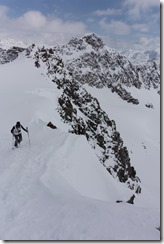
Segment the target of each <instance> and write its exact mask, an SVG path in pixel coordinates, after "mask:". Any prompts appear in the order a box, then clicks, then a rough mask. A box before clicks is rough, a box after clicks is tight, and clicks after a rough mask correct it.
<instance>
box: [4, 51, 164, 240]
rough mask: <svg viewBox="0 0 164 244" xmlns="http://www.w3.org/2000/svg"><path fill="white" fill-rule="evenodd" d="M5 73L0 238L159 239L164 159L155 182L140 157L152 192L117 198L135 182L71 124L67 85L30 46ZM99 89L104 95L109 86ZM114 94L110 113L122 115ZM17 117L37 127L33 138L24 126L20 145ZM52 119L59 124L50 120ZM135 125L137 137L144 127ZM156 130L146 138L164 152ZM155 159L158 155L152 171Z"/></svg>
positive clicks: (136, 149) (31, 128) (146, 190)
mask: <svg viewBox="0 0 164 244" xmlns="http://www.w3.org/2000/svg"><path fill="white" fill-rule="evenodd" d="M0 74H1V89H0V113H1V127H0V135H1V136H0V219H1V223H0V239H2V240H159V239H160V232H159V231H158V230H157V229H156V228H158V227H159V226H160V209H159V190H158V187H159V181H158V179H157V177H158V176H159V174H158V173H159V172H158V167H159V166H158V165H156V167H157V169H155V170H154V172H157V175H155V176H154V177H155V178H154V181H153V182H152V181H151V180H152V179H150V178H149V176H148V175H147V174H146V173H145V171H144V170H143V167H142V163H143V162H142V161H141V162H139V163H138V161H139V160H138V161H135V160H134V161H135V164H136V165H135V166H136V167H138V168H137V170H138V171H139V172H140V173H141V176H142V178H143V179H144V177H146V178H145V180H144V181H143V185H145V187H144V193H143V194H141V195H140V197H139V198H138V200H137V201H136V204H135V205H131V204H127V203H126V202H122V203H119V204H117V203H116V200H123V201H127V200H128V199H129V198H130V196H131V195H132V193H131V190H129V189H128V188H126V187H124V185H123V184H121V183H120V182H117V181H116V180H114V179H113V177H112V176H110V174H109V173H108V172H107V171H106V169H105V168H104V167H103V166H102V165H101V164H100V163H99V161H98V158H97V157H96V155H95V154H94V152H93V150H91V148H90V146H89V144H88V143H87V141H86V140H85V139H84V137H83V136H78V135H73V134H70V133H68V132H67V125H65V124H64V123H62V122H61V120H60V117H59V115H58V113H57V111H56V106H57V98H58V96H59V92H60V91H58V90H56V89H55V87H54V85H53V83H52V82H51V81H50V80H48V78H45V77H44V76H43V75H41V73H40V70H38V69H36V68H35V67H34V64H33V61H32V59H28V58H26V57H25V56H24V53H22V54H21V55H20V57H19V58H18V59H16V60H15V61H14V62H12V63H8V64H5V65H1V66H0ZM99 94H100V96H101V97H100V100H101V98H102V96H104V94H101V92H100V93H99ZM109 95H110V97H111V100H112V101H113V109H111V110H110V111H109V113H111V114H112V116H113V117H114V116H115V117H116V116H118V115H117V114H119V113H115V108H116V107H117V109H118V111H122V108H120V106H122V105H121V104H122V101H121V104H119V103H118V100H113V98H112V94H109ZM97 96H98V94H97ZM101 103H102V100H101ZM102 106H105V104H103V103H102ZM123 106H124V105H123ZM126 106H127V105H126ZM131 106H132V105H131ZM106 109H108V108H107V107H106ZM125 109H128V107H125ZM144 112H145V110H144ZM17 120H20V121H21V123H22V124H23V125H24V126H28V127H29V131H30V139H31V146H30V145H29V141H28V137H27V135H26V134H25V133H24V132H23V138H24V140H23V142H22V144H21V146H20V148H18V149H17V150H11V146H12V137H11V134H10V130H11V127H12V126H13V125H14V124H15V122H16V121H17ZM49 121H51V122H53V123H54V124H55V125H56V126H57V128H58V129H56V130H52V129H50V128H48V127H47V126H46V125H47V123H48V122H49ZM118 121H119V119H118ZM122 123H123V122H122ZM122 123H121V122H120V124H119V123H118V126H119V127H120V128H119V129H120V131H121V132H122V133H125V134H124V136H125V140H126V143H127V144H128V146H130V149H131V150H132V151H133V152H134V153H136V152H140V151H141V150H143V148H139V147H140V145H139V142H140V138H139V139H138V141H137V142H134V144H133V145H132V144H130V143H129V140H130V139H129V137H130V136H131V135H129V134H127V133H126V129H127V128H128V127H123V125H122ZM127 126H129V125H127ZM140 126H141V127H142V125H140ZM143 130H144V129H143ZM133 133H134V138H136V135H138V134H137V133H138V131H137V130H136V133H135V131H134V132H133ZM132 136H133V135H132ZM150 138H151V139H152V137H147V138H145V141H144V142H143V143H145V145H146V146H148V147H150V149H149V152H150V151H151V149H152V150H157V153H158V148H157V147H156V145H157V144H156V142H157V143H158V142H159V141H158V138H157V139H155V141H154V143H155V148H154V149H153V147H152V145H153V141H152V142H151V141H150V140H149V139H150ZM157 153H156V154H157ZM152 155H153V151H152V154H150V155H149V157H151V156H152ZM157 161H158V159H157ZM146 163H147V162H146ZM153 165H154V162H153V161H151V167H150V169H149V171H150V173H152V172H153ZM150 177H151V176H150ZM151 184H152V185H153V187H154V188H153V189H152V187H151ZM150 187H151V188H150Z"/></svg>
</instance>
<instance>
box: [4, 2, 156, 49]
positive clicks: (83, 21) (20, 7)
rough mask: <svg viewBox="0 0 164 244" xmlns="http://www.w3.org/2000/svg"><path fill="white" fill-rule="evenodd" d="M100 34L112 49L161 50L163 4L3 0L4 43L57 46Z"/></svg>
mask: <svg viewBox="0 0 164 244" xmlns="http://www.w3.org/2000/svg"><path fill="white" fill-rule="evenodd" d="M93 32H94V33H96V34H97V35H99V36H100V37H102V39H103V40H104V42H105V43H106V44H107V45H108V46H110V47H111V48H115V49H118V50H128V49H132V50H142V49H143V50H145V49H157V48H159V47H160V1H159V0H115V1H113V0H28V1H20V0H0V39H2V38H14V39H16V40H22V41H24V42H26V43H31V42H35V43H43V44H45V45H56V44H63V43H66V42H68V41H69V40H70V39H71V38H72V37H82V36H83V35H84V34H85V33H93Z"/></svg>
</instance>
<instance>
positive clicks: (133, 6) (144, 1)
mask: <svg viewBox="0 0 164 244" xmlns="http://www.w3.org/2000/svg"><path fill="white" fill-rule="evenodd" d="M124 6H125V7H127V8H128V14H129V15H130V16H132V17H133V18H139V17H140V15H141V12H144V11H147V10H149V9H150V8H153V7H159V8H160V1H159V0H124Z"/></svg>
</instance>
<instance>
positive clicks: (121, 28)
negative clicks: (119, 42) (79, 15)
mask: <svg viewBox="0 0 164 244" xmlns="http://www.w3.org/2000/svg"><path fill="white" fill-rule="evenodd" d="M99 25H100V26H101V28H102V29H104V30H105V31H106V32H109V34H112V33H113V34H117V35H127V34H129V33H130V26H129V25H128V24H126V23H124V22H122V21H115V20H112V21H111V22H107V21H106V19H105V18H103V19H101V20H100V22H99Z"/></svg>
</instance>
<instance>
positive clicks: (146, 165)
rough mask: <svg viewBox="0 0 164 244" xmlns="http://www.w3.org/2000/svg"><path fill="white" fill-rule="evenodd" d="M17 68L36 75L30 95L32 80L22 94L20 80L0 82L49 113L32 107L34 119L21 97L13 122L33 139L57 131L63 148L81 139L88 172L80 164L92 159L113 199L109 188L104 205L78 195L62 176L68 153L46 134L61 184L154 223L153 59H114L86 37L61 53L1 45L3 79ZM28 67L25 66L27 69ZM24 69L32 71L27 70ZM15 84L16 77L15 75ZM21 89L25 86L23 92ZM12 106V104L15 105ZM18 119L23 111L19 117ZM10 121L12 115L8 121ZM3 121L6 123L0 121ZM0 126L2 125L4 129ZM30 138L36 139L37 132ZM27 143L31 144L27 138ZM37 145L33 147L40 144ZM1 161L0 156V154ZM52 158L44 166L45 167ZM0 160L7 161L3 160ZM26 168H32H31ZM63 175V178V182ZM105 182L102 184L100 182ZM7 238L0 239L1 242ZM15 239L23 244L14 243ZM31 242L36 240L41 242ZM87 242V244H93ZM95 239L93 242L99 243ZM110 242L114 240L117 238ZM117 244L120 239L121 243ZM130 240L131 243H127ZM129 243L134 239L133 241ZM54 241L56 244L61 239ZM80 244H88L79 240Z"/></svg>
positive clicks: (156, 88) (156, 134)
mask: <svg viewBox="0 0 164 244" xmlns="http://www.w3.org/2000/svg"><path fill="white" fill-rule="evenodd" d="M140 60H141V61H140ZM139 61H140V62H139ZM20 62H22V69H23V70H24V72H25V73H26V74H27V76H28V73H29V74H30V73H31V70H33V69H34V70H35V71H33V72H34V73H35V72H37V74H39V75H37V76H36V77H37V83H36V85H34V87H35V89H34V88H32V90H33V91H31V90H30V91H29V89H31V88H30V86H31V84H33V83H35V76H34V75H29V77H31V79H32V81H30V82H29V83H30V86H29V88H28V77H26V78H25V82H26V83H24V81H22V80H19V81H16V78H15V77H14V78H13V81H12V78H11V77H10V80H9V78H6V73H5V74H4V75H3V76H2V77H3V79H4V80H8V81H7V83H8V85H9V86H11V91H12V87H15V88H14V89H15V90H17V89H16V87H18V90H19V87H22V88H21V89H23V90H21V91H24V92H25V93H30V94H31V95H35V96H37V97H38V96H39V97H42V98H44V99H48V101H49V102H51V105H50V104H49V102H45V104H44V103H43V102H40V103H38V102H35V103H34V104H33V105H32V106H33V108H32V111H33V112H31V111H30V105H29V106H28V104H26V103H27V102H28V96H27V100H26V99H25V98H24V96H21V99H20V100H17V102H16V104H17V103H20V102H21V101H23V104H24V103H25V107H27V108H28V109H27V111H28V112H27V114H26V115H25V116H23V115H22V114H21V113H20V112H19V115H20V116H21V118H23V120H25V121H26V123H28V124H29V128H30V126H31V131H33V137H34V134H35V130H38V129H36V126H37V125H38V127H39V128H40V129H41V131H42V130H43V131H44V130H45V128H46V127H50V128H51V129H52V135H53V133H54V130H56V131H58V135H57V136H58V137H59V136H62V135H60V131H64V133H66V135H70V136H73V137H71V138H72V139H71V140H70V141H71V143H72V144H73V145H74V143H75V142H76V140H77V139H75V137H76V138H82V139H80V140H82V144H84V145H85V147H86V148H88V146H89V148H90V149H86V152H85V151H83V153H84V154H85V153H86V158H85V164H84V165H85V170H88V168H87V167H88V165H87V161H90V157H91V155H92V154H93V155H94V156H93V157H94V160H96V162H99V166H96V165H97V164H96V163H95V167H100V168H101V167H102V169H101V170H105V172H106V173H103V174H104V175H105V176H104V180H105V181H106V183H105V184H104V185H105V187H108V184H109V182H108V180H112V186H113V187H114V188H115V187H116V186H117V185H118V186H119V187H120V188H119V187H118V188H119V189H120V190H118V191H117V194H115V193H114V188H113V189H112V196H110V192H109V196H108V193H105V194H104V195H105V196H104V197H100V195H101V193H100V195H99V194H98V193H97V194H96V193H95V194H94V193H93V192H92V193H91V192H90V193H88V192H87V189H84V188H85V187H81V183H79V180H73V179H74V177H75V175H71V174H70V173H68V172H69V170H68V169H67V168H69V167H73V166H71V165H72V164H73V161H72V162H71V161H70V164H69V163H68V162H67V160H66V159H62V153H63V152H65V151H66V150H67V151H68V147H69V148H70V151H71V145H67V147H66V148H65V147H64V149H63V147H62V146H61V148H60V147H59V146H57V145H56V144H55V143H57V142H56V141H55V142H54V141H53V138H51V136H52V135H49V134H50V132H48V135H49V137H47V134H45V138H47V141H45V144H46V145H45V148H47V149H45V151H46V150H47V151H46V152H48V144H49V141H48V140H49V139H48V138H50V142H51V143H52V144H50V148H52V149H53V150H54V152H56V151H55V145H56V147H57V148H60V151H61V153H60V156H58V157H57V156H54V158H55V160H57V159H58V158H59V162H58V163H57V166H56V167H57V169H58V170H59V171H60V169H61V167H63V166H62V162H65V160H66V162H67V164H66V168H65V169H64V171H62V176H64V178H65V180H67V181H68V184H69V185H71V186H72V187H73V188H75V189H76V190H77V191H78V192H79V193H80V194H82V195H83V196H86V197H89V198H91V199H98V200H101V201H104V200H105V201H106V200H107V201H109V202H115V204H117V203H120V204H121V203H125V202H126V203H131V204H134V205H135V203H136V205H137V204H138V205H137V206H141V207H144V208H145V207H146V204H148V203H147V201H148V200H149V204H148V205H150V206H149V209H151V210H152V209H155V214H154V216H156V218H158V217H159V202H160V199H159V195H160V191H159V177H160V171H159V168H160V131H159V129H160V63H159V56H158V53H157V52H155V51H154V52H148V51H145V52H143V53H142V55H141V54H139V53H136V52H129V53H128V54H127V53H126V54H125V53H122V54H121V53H120V52H118V51H117V50H114V49H111V48H109V47H108V46H107V45H105V44H104V42H103V41H102V39H101V38H100V37H98V36H97V35H96V34H94V33H91V34H86V35H84V36H83V37H82V38H72V39H71V40H70V41H69V42H68V43H67V44H66V45H62V46H61V45H58V46H55V47H46V46H43V47H38V46H37V45H35V44H32V45H30V46H23V45H21V44H20V45H15V46H12V47H9V45H8V46H7V48H6V47H5V45H4V44H3V46H2V45H1V48H0V64H1V66H0V67H4V70H6V72H8V71H9V70H10V69H11V70H12V67H14V65H15V66H16V67H20V73H21V74H22V72H23V70H21V65H20ZM27 62H28V63H29V64H30V65H29V64H26V63H27ZM18 63H19V66H18ZM25 64H26V65H25ZM29 67H31V68H30V69H29ZM1 72H2V69H1ZM4 72H5V71H4ZM16 72H18V73H19V70H18V68H17V69H14V68H13V74H16V77H17V76H18V79H19V74H18V75H17V73H16ZM2 74H3V72H2ZM39 76H40V77H41V78H40V79H44V86H45V87H46V86H47V87H49V85H48V84H51V85H50V86H51V89H50V88H39V86H40V85H39V80H38V79H39V78H38V77H39ZM21 77H23V76H22V75H21ZM4 82H5V81H4ZM17 82H18V83H17ZM23 84H25V85H24V86H23ZM44 86H43V87H44ZM23 87H25V88H23ZM31 87H32V86H31ZM50 90H51V92H50ZM15 94H17V93H15ZM21 94H22V93H21ZM9 95H10V92H9ZM25 97H26V96H25ZM14 99H17V98H15V97H14ZM9 100H10V98H9ZM11 101H12V100H10V102H11ZM15 101H16V100H15ZM1 102H2V103H3V100H2V101H1ZM42 106H43V107H42ZM18 107H19V105H18ZM2 108H3V106H2ZM5 111H6V109H5ZM21 111H23V110H22V109H21ZM24 113H26V111H25V112H24ZM12 114H13V113H12ZM16 115H17V114H15V115H14V118H15V119H16ZM4 117H5V115H3V118H4ZM8 123H9V122H8ZM3 124H4V125H5V122H4V123H3ZM5 126H6V125H5ZM34 128H35V130H34ZM37 133H38V138H39V137H40V136H39V131H38V132H37ZM44 133H45V132H43V134H44ZM74 136H75V137H74ZM4 138H5V135H4ZM42 139H43V138H42ZM33 140H34V141H35V140H36V139H34V138H33ZM43 140H44V139H43ZM58 140H59V141H60V140H61V139H58ZM37 143H39V139H38V141H37ZM53 143H54V148H53ZM82 144H80V145H81V150H84V149H83V146H82ZM86 145H87V146H86ZM85 147H84V148H85ZM75 148H76V147H75ZM77 148H78V147H77ZM4 150H5V149H4ZM42 150H44V149H42ZM37 153H39V154H40V158H42V160H43V155H42V154H41V153H43V152H42V151H40V152H39V150H38V152H37ZM57 153H58V151H57ZM69 153H70V152H69V151H68V152H67V157H68V158H69V157H70V155H71V157H72V155H73V154H75V155H78V153H79V155H81V152H80V147H79V151H77V152H72V151H71V153H70V154H69ZM2 154H3V155H4V151H3V153H2ZM50 155H51V157H52V158H53V155H52V153H49V157H50ZM55 155H56V154H55ZM5 157H7V156H5ZM38 157H39V156H38ZM79 157H80V156H79ZM47 158H48V153H47V154H46V160H49V159H47ZM52 158H51V160H50V161H52ZM87 158H88V160H87ZM5 160H6V161H7V158H6V159H5ZM63 160H64V161H63ZM76 160H77V159H76ZM94 160H93V161H94ZM43 161H44V160H43ZM79 161H80V158H79ZM91 161H92V160H91ZM48 162H49V161H48ZM60 162H61V163H60ZM33 163H34V158H33ZM74 164H75V162H74ZM88 164H89V162H88ZM43 165H44V164H43ZM43 165H42V167H43V168H44V166H43ZM30 167H33V166H32V163H31V166H30ZM74 167H75V166H74ZM78 167H79V168H78ZM78 167H77V170H78V169H79V170H80V167H81V166H78ZM43 168H42V170H43ZM93 168H94V163H92V167H91V169H90V170H89V172H88V174H89V176H88V177H89V178H90V181H92V169H93ZM40 170H41V169H40ZM67 170H68V172H67ZM101 170H100V171H101ZM5 172H7V171H5ZM45 172H46V173H45V175H46V178H45V176H44V177H42V178H44V179H46V181H45V182H49V181H50V182H51V181H53V180H54V179H51V178H53V177H54V176H53V173H52V175H51V172H50V171H49V170H48V171H45ZM65 172H67V173H66V174H65ZM75 172H76V171H75ZM96 172H97V171H96ZM60 173H61V171H60ZM76 173H77V172H76ZM6 174H7V173H6ZM8 174H9V173H8ZM93 176H94V173H93ZM2 177H5V178H4V179H7V178H6V175H5V176H4V175H2ZM39 177H40V176H39ZM49 177H50V179H49ZM79 177H80V178H79V179H81V177H82V178H85V175H82V176H79ZM106 177H107V178H109V179H108V180H106ZM9 178H10V174H9ZM9 178H8V179H7V180H8V181H9V180H10V179H9ZM47 180H48V181H47ZM84 180H85V179H84ZM45 182H44V183H45ZM57 183H59V182H57ZM46 184H48V186H47V187H48V188H49V187H50V185H51V183H46ZM49 184H50V185H49ZM88 184H89V183H88ZM86 185H87V184H86ZM87 187H88V185H87V186H86V188H87ZM92 187H93V186H92ZM50 188H51V189H50V191H52V185H51V187H50ZM124 188H125V189H126V190H125V195H124V196H123V195H122V194H121V191H122V189H124ZM6 189H7V188H6ZM93 189H94V188H93ZM101 190H102V189H101ZM94 191H95V189H94ZM123 192H124V191H123ZM6 194H7V193H6ZM106 194H107V195H106ZM134 199H135V200H134ZM153 211H154V210H153ZM150 212H151V211H150ZM117 217H118V216H117ZM52 223H53V222H52ZM52 223H51V224H52ZM158 225H160V223H158ZM12 228H13V226H12ZM12 228H11V231H10V234H9V238H17V236H18V237H19V238H20V236H19V234H18V232H19V228H18V229H17V230H16V231H15V232H14V229H12ZM58 228H59V227H58ZM151 228H152V226H151ZM151 228H150V231H148V232H146V233H145V236H144V238H148V239H149V235H150V232H151ZM153 228H154V230H155V229H156V230H155V231H157V233H158V232H159V230H157V229H159V226H154V227H153ZM4 233H5V232H4ZM12 233H15V235H14V234H12ZM157 233H156V232H155V234H154V237H152V238H155V239H156V238H157V239H158V238H159V237H156V235H157V236H158V234H157ZM132 235H133V234H132ZM56 236H57V235H55V238H56ZM68 236H69V235H68ZM68 236H67V235H66V236H64V237H63V239H65V238H68ZM84 236H85V235H84ZM93 236H94V235H93ZM6 237H7V234H5V238H6ZM33 237H34V236H33ZM33 237H31V238H33ZM21 238H23V237H22V236H21ZM21 238H20V239H21ZM37 238H38V239H40V235H38V236H37ZM48 238H49V237H48ZM51 238H52V237H51ZM51 238H50V239H51ZM92 238H93V239H94V237H92ZM97 238H100V236H99V237H97ZM103 238H105V239H110V234H109V236H108V235H107V237H106V235H105V237H102V239H103ZM115 238H116V239H117V236H115ZM120 238H121V237H120ZM122 238H125V239H126V237H125V236H124V237H122ZM130 238H131V239H133V237H132V236H131V237H130ZM136 238H137V237H136V236H134V239H136ZM53 239H54V237H53ZM60 239H62V237H61V236H60ZM76 239H77V237H76ZM83 239H90V238H89V237H87V235H86V236H85V237H83ZM95 239H96V238H95ZM127 239H128V238H127Z"/></svg>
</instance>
